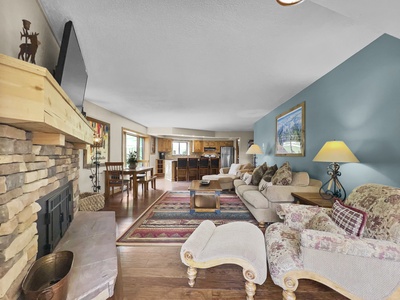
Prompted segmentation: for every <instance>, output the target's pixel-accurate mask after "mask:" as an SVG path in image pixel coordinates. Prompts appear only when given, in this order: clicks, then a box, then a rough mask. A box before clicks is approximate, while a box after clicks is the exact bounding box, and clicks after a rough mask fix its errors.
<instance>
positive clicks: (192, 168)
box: [188, 157, 199, 180]
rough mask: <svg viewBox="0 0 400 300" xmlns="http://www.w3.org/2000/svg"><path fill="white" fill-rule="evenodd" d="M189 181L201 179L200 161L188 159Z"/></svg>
mask: <svg viewBox="0 0 400 300" xmlns="http://www.w3.org/2000/svg"><path fill="white" fill-rule="evenodd" d="M188 179H189V180H198V179H199V159H198V158H193V157H190V158H189V159H188Z"/></svg>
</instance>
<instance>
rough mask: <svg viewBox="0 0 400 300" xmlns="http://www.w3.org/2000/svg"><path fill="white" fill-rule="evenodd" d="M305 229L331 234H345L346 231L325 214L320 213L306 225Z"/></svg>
mask: <svg viewBox="0 0 400 300" xmlns="http://www.w3.org/2000/svg"><path fill="white" fill-rule="evenodd" d="M306 229H313V230H318V231H326V232H331V233H340V234H346V231H345V230H344V229H342V228H340V227H339V226H337V225H336V223H335V222H334V221H333V220H332V219H331V217H330V216H328V215H327V214H326V213H325V212H323V211H320V212H319V213H317V214H316V215H315V216H314V217H312V218H311V220H310V221H309V222H308V224H307V225H306Z"/></svg>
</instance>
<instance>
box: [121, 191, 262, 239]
mask: <svg viewBox="0 0 400 300" xmlns="http://www.w3.org/2000/svg"><path fill="white" fill-rule="evenodd" d="M189 199H190V197H189V192H188V191H172V192H166V193H164V194H163V195H162V196H161V197H160V198H159V199H158V200H157V201H156V202H155V203H154V204H153V205H152V206H150V207H149V208H148V209H147V210H146V211H145V212H144V213H143V214H142V215H141V216H140V217H139V218H138V219H137V220H136V221H135V223H134V224H133V225H132V226H131V227H130V228H129V229H128V230H127V231H126V232H125V233H124V234H123V235H122V236H121V237H120V238H119V239H118V240H117V245H120V246H129V245H151V244H152V245H171V246H172V245H181V244H183V243H184V242H185V241H186V239H187V238H188V237H189V236H190V234H191V233H192V232H193V231H194V230H195V229H196V227H197V226H198V225H199V224H200V223H201V222H202V221H204V220H212V221H213V222H214V223H215V225H217V226H218V225H222V224H226V223H230V222H235V221H247V222H250V223H253V224H256V225H257V224H258V223H257V221H256V220H255V219H254V217H253V215H252V214H251V213H250V212H249V211H248V209H247V208H246V206H245V205H244V204H243V203H242V201H241V200H240V199H239V197H238V196H236V194H235V193H233V192H228V193H225V192H224V193H221V197H220V203H221V214H216V213H214V212H195V213H194V214H192V215H191V214H190V213H189Z"/></svg>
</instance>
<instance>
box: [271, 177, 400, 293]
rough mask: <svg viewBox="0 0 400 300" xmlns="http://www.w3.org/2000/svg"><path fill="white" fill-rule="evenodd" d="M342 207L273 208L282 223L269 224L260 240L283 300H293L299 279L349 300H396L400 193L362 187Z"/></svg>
mask: <svg viewBox="0 0 400 300" xmlns="http://www.w3.org/2000/svg"><path fill="white" fill-rule="evenodd" d="M345 204H346V205H344V204H343V203H341V202H339V201H336V202H335V203H334V205H333V208H332V209H326V208H320V207H314V206H306V205H296V204H281V205H279V206H278V208H277V212H278V215H279V216H281V217H282V218H283V219H284V222H283V223H274V224H272V225H270V226H269V227H268V228H267V230H266V233H265V240H266V248H267V260H268V265H269V271H270V274H271V277H272V280H273V282H274V283H275V284H276V285H279V286H281V287H282V288H283V290H284V291H283V298H284V299H288V300H294V299H296V296H295V291H296V289H297V286H298V284H299V281H298V280H299V279H303V278H305V279H312V280H315V281H318V282H321V283H323V284H325V285H327V286H329V287H331V288H332V289H334V290H336V291H338V292H339V293H341V294H343V295H344V296H346V297H348V298H350V299H363V300H369V299H371V300H372V299H374V300H376V299H400V188H394V187H389V186H384V185H379V184H366V185H362V186H359V187H357V188H355V189H354V190H353V191H352V193H351V194H350V196H349V198H348V199H347V200H346V202H345ZM365 215H366V216H365ZM365 220H366V223H365V227H364V229H363V225H364V222H365Z"/></svg>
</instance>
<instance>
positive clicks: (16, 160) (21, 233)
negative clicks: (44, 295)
mask: <svg viewBox="0 0 400 300" xmlns="http://www.w3.org/2000/svg"><path fill="white" fill-rule="evenodd" d="M78 178H79V150H75V149H73V145H72V144H68V143H67V144H66V146H65V147H60V146H49V145H35V144H33V143H32V139H31V134H30V133H29V132H26V131H24V130H20V129H17V128H14V127H11V126H8V125H0V270H1V272H0V297H4V296H6V299H14V298H15V296H16V295H17V294H18V293H19V287H20V286H21V283H22V279H23V277H24V276H25V274H26V272H27V269H28V268H29V266H30V265H31V264H32V263H33V262H34V261H35V260H36V254H37V252H38V235H39V234H38V231H37V227H38V226H37V224H36V221H37V214H38V212H39V210H40V205H39V204H38V200H39V199H41V198H42V197H44V196H46V195H48V194H51V193H52V192H53V191H55V190H57V189H58V188H60V187H63V186H65V185H66V184H68V183H70V184H72V189H73V209H74V210H76V209H77V204H78V202H77V201H78V200H79V188H78ZM39 228H40V226H39ZM40 234H45V232H44V233H40Z"/></svg>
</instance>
